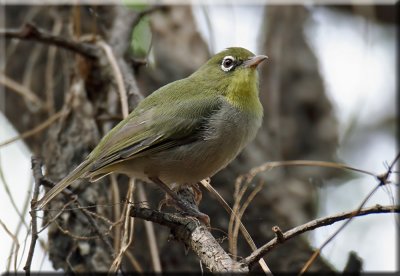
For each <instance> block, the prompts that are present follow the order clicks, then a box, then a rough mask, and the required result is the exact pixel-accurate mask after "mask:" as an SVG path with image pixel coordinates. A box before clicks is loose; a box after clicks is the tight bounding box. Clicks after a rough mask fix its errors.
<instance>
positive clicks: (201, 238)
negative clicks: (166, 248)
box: [130, 207, 248, 272]
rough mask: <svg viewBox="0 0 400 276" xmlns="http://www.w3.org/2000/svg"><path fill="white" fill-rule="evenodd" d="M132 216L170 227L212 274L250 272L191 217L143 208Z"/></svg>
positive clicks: (138, 209)
mask: <svg viewBox="0 0 400 276" xmlns="http://www.w3.org/2000/svg"><path fill="white" fill-rule="evenodd" d="M130 215H131V216H134V217H138V218H142V219H145V220H148V221H152V222H155V223H158V224H160V225H164V226H167V227H169V228H170V229H171V231H172V233H173V234H174V236H175V237H176V238H177V239H178V240H181V241H182V242H184V243H185V244H186V246H188V247H189V248H191V249H192V250H193V252H195V253H196V255H197V256H198V257H199V259H200V260H201V261H202V263H203V264H205V265H206V266H207V267H208V269H209V270H210V271H212V272H228V271H235V272H248V269H247V267H246V266H242V265H241V264H240V263H238V262H235V261H233V259H232V258H231V257H230V256H229V255H228V254H227V253H226V252H225V251H224V249H223V248H222V247H221V246H220V245H219V243H218V242H217V241H216V240H215V238H214V237H213V236H212V235H211V233H210V232H209V231H208V229H207V228H206V227H205V226H203V225H200V224H199V223H198V222H197V221H196V220H195V219H193V218H191V217H185V216H181V215H178V214H171V213H162V212H159V211H155V210H152V209H148V208H141V207H134V208H132V210H131V214H130Z"/></svg>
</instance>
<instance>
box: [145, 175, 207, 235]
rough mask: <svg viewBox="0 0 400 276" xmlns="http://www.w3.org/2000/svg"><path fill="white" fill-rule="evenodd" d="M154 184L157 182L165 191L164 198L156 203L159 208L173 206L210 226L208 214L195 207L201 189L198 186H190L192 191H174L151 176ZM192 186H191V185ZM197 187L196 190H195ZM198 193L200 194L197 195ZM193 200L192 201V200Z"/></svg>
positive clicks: (199, 197)
mask: <svg viewBox="0 0 400 276" xmlns="http://www.w3.org/2000/svg"><path fill="white" fill-rule="evenodd" d="M150 180H151V181H153V182H154V183H155V184H157V185H158V186H159V187H160V188H162V189H163V190H164V191H165V192H166V197H165V199H163V200H161V202H160V204H159V205H158V207H159V209H160V208H162V206H163V205H164V204H165V205H169V206H171V205H172V206H174V207H176V208H178V209H179V210H181V211H182V212H183V213H184V214H185V215H188V216H192V217H195V218H197V219H198V220H200V221H201V222H202V223H204V224H205V225H206V226H207V227H210V218H209V216H208V215H206V214H204V213H202V212H200V211H199V210H198V209H197V204H198V203H199V201H200V200H201V191H200V189H199V188H198V187H195V188H192V190H193V192H192V191H190V190H189V189H185V188H183V189H179V190H178V191H177V193H176V192H174V191H173V190H171V189H170V188H169V187H168V186H167V185H166V184H165V183H164V182H162V181H161V180H160V179H158V178H151V179H150ZM191 187H193V186H191ZM196 188H197V190H196ZM199 193H200V195H199ZM178 194H179V195H178ZM193 195H194V197H193ZM193 201H194V202H193Z"/></svg>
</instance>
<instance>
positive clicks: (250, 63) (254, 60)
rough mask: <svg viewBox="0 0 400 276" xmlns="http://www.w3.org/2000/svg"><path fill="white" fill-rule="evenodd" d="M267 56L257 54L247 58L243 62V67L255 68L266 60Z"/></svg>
mask: <svg viewBox="0 0 400 276" xmlns="http://www.w3.org/2000/svg"><path fill="white" fill-rule="evenodd" d="M267 58H268V57H267V56H264V55H258V56H254V57H251V58H249V59H248V60H246V61H245V62H244V67H246V68H256V67H257V65H258V64H260V63H261V62H263V61H264V60H266V59H267Z"/></svg>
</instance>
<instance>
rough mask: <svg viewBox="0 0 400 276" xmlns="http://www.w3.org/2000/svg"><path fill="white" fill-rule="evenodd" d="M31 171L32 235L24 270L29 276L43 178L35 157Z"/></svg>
mask: <svg viewBox="0 0 400 276" xmlns="http://www.w3.org/2000/svg"><path fill="white" fill-rule="evenodd" d="M31 162H32V171H33V176H34V178H35V186H34V189H33V195H32V200H31V211H30V212H29V213H30V215H31V218H32V219H31V225H32V233H31V245H30V247H29V253H28V258H27V260H26V263H25V266H24V270H25V273H26V274H27V275H30V272H31V264H32V259H33V254H34V253H35V247H36V241H37V239H38V237H39V235H38V227H37V210H36V209H35V205H36V202H37V200H38V197H39V187H40V182H41V179H42V177H43V175H42V161H41V160H40V159H38V158H36V157H34V156H33V157H32V160H31Z"/></svg>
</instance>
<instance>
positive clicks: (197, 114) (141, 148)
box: [37, 47, 267, 218]
mask: <svg viewBox="0 0 400 276" xmlns="http://www.w3.org/2000/svg"><path fill="white" fill-rule="evenodd" d="M266 58H267V56H264V55H254V54H253V53H252V52H250V51H248V50H246V49H244V48H239V47H233V48H228V49H226V50H224V51H222V52H220V53H218V54H216V55H215V56H213V57H212V58H211V59H209V60H208V61H207V62H206V63H205V64H204V65H202V66H201V67H200V68H199V69H198V70H197V71H196V72H194V73H193V74H192V75H190V76H189V77H187V78H184V79H181V80H178V81H174V82H172V83H169V84H167V85H165V86H163V87H161V88H159V89H158V90H156V91H154V92H153V93H152V94H151V95H149V96H148V97H146V98H145V99H144V100H143V101H142V102H140V103H139V105H138V106H137V107H136V108H135V109H134V110H133V111H132V112H131V113H130V114H129V116H128V117H127V118H125V119H124V120H122V121H121V122H120V123H119V124H118V125H116V126H115V127H114V128H113V129H112V130H111V131H110V132H109V133H108V134H107V135H105V136H104V137H103V139H102V140H101V141H100V143H99V144H98V145H97V146H96V148H95V149H94V150H93V151H92V152H91V153H90V154H89V155H88V156H87V157H86V159H85V160H84V161H83V162H82V163H81V164H80V165H79V166H78V167H77V168H76V169H75V170H73V171H72V172H71V173H70V174H69V175H67V176H66V177H65V178H64V179H62V180H61V181H60V182H59V183H57V184H56V185H55V186H54V187H53V188H52V189H51V190H50V191H49V192H47V193H46V195H45V196H44V197H43V198H42V199H41V200H40V201H39V202H38V204H37V208H39V209H42V208H43V207H44V206H45V205H46V204H47V203H48V202H49V201H50V200H52V199H53V198H54V197H55V196H57V195H58V194H59V193H60V192H62V191H63V190H64V189H65V188H66V187H68V186H69V185H71V184H72V183H73V182H74V181H75V180H77V179H78V178H89V179H90V181H96V180H98V179H100V178H102V177H104V176H106V175H108V174H110V173H113V172H115V173H122V174H126V175H128V176H130V177H134V178H138V179H142V180H144V181H150V182H154V183H156V184H158V185H159V186H160V187H161V188H162V189H163V190H165V191H166V192H167V193H168V194H169V195H170V196H171V197H172V198H173V200H175V201H177V205H178V207H179V208H181V209H187V208H188V207H187V206H186V205H185V204H184V203H182V202H181V201H180V200H179V197H178V196H177V195H176V193H175V192H173V191H172V190H171V189H170V187H171V185H172V184H173V183H175V184H177V185H178V187H179V186H180V185H183V184H195V183H197V182H199V181H201V180H203V179H205V178H207V177H211V176H213V175H214V174H215V173H217V172H218V171H219V170H221V169H222V168H224V167H226V165H228V164H229V163H230V162H231V161H232V160H233V159H234V158H235V157H236V156H237V155H238V154H239V152H240V151H241V150H242V149H243V148H244V147H245V146H246V144H248V143H249V142H250V141H251V140H252V139H253V138H254V137H255V135H256V133H257V130H258V129H259V128H260V126H261V123H262V117H263V108H262V105H261V103H260V100H259V96H258V94H259V89H258V73H257V70H256V68H257V65H258V64H260V63H261V62H262V61H264V60H265V59H266ZM189 209H190V208H189ZM185 211H188V213H189V214H191V215H194V216H197V217H203V218H204V214H202V213H199V212H198V211H197V212H196V211H193V210H185Z"/></svg>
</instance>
